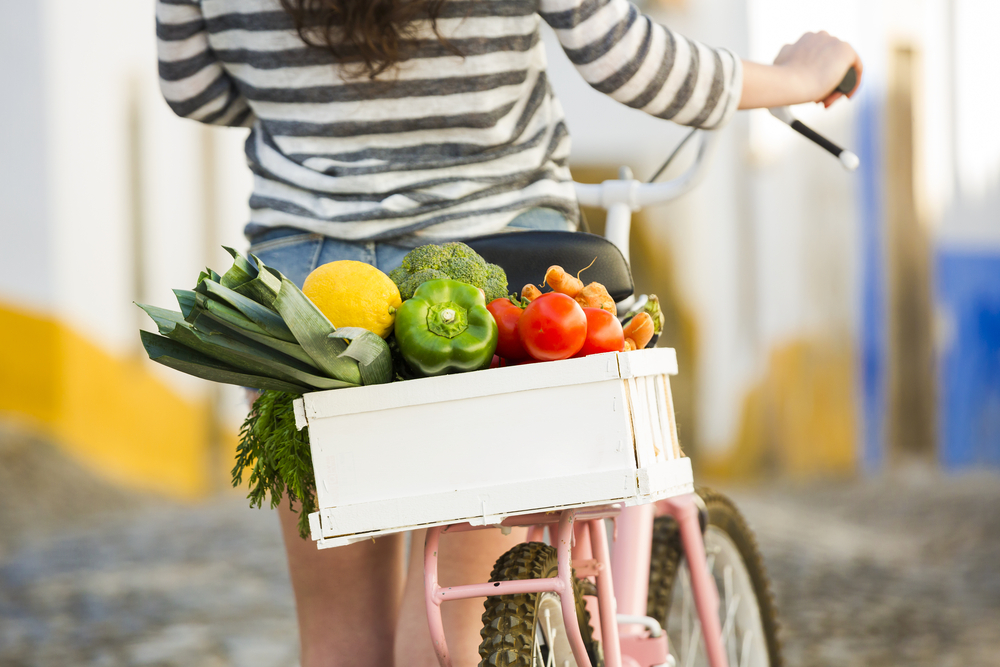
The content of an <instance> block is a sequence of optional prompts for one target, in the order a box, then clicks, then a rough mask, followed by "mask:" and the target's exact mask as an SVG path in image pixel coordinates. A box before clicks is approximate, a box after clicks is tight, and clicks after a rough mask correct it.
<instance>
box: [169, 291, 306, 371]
mask: <svg viewBox="0 0 1000 667" xmlns="http://www.w3.org/2000/svg"><path fill="white" fill-rule="evenodd" d="M198 298H199V299H200V300H201V301H199V303H198V307H197V308H196V309H195V311H194V313H193V314H192V316H191V317H185V318H184V319H185V320H186V321H188V322H190V323H191V324H193V325H195V327H196V328H202V329H204V328H205V326H204V324H203V322H202V319H201V318H205V317H207V318H209V319H211V320H213V321H214V323H215V324H216V326H222V327H225V329H226V331H224V333H232V334H233V335H238V336H243V337H244V338H249V339H250V340H252V341H254V342H255V343H260V344H261V345H266V346H268V347H269V348H271V349H273V350H277V351H278V352H281V353H283V354H287V355H288V356H290V357H292V358H293V359H298V360H299V361H301V362H302V363H304V364H306V365H308V366H309V367H311V368H313V369H315V370H319V366H317V365H316V362H315V361H313V360H312V357H310V356H309V355H308V354H306V351H305V350H303V349H302V346H301V345H299V344H298V343H289V342H288V341H284V340H281V339H280V338H274V337H273V336H268V335H267V333H266V332H265V331H264V330H263V329H261V328H260V327H258V326H257V325H256V324H254V323H253V322H251V321H250V320H249V319H247V318H246V317H244V316H243V314H242V313H240V312H239V311H236V310H233V309H232V308H230V307H228V306H226V305H225V304H222V303H219V302H218V301H213V300H211V299H209V298H208V297H206V296H205V295H204V294H199V295H198Z"/></svg>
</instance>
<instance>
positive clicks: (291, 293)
mask: <svg viewBox="0 0 1000 667" xmlns="http://www.w3.org/2000/svg"><path fill="white" fill-rule="evenodd" d="M258 261H259V260H258ZM260 269H261V273H264V271H265V270H267V271H271V272H272V273H273V274H275V275H281V274H280V273H279V272H276V271H274V269H271V268H270V267H266V266H264V264H261V265H260ZM274 307H275V309H276V310H277V311H278V312H279V313H280V314H281V317H282V318H283V319H284V320H285V322H286V323H288V326H289V327H290V328H291V329H292V333H293V334H295V339H296V340H297V341H298V342H299V345H301V346H302V349H304V350H305V351H306V353H307V354H308V355H309V356H310V357H312V359H313V361H315V362H316V365H317V366H319V367H320V369H321V370H322V371H323V372H324V373H326V374H327V375H330V376H331V377H335V378H337V379H339V380H343V381H344V382H348V383H350V384H353V385H360V384H361V383H362V381H361V371H360V369H359V368H358V364H357V362H356V361H354V360H353V359H350V358H347V357H341V356H340V353H341V352H343V351H344V350H346V349H347V343H345V342H344V341H343V340H340V339H338V338H330V334H332V333H333V332H334V331H335V329H334V328H333V325H332V324H330V320H328V319H326V315H324V314H323V313H322V312H320V309H319V308H317V307H316V305H315V304H314V303H313V302H312V301H310V300H309V298H308V297H306V295H305V294H303V293H302V290H300V289H299V288H298V287H297V286H296V285H295V283H293V282H292V281H290V280H289V279H288V278H285V277H284V276H281V290H280V291H279V292H278V296H277V297H276V298H275V300H274Z"/></svg>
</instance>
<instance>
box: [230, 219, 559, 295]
mask: <svg viewBox="0 0 1000 667" xmlns="http://www.w3.org/2000/svg"><path fill="white" fill-rule="evenodd" d="M529 229H535V230H545V231H572V230H573V225H572V223H571V222H570V221H569V220H567V219H566V217H565V216H564V215H563V214H562V213H560V212H559V211H556V210H555V209H551V208H533V209H529V210H527V211H525V212H524V213H522V214H520V215H519V216H517V217H516V218H514V219H513V220H511V221H510V224H509V225H508V226H507V227H506V228H505V229H504V231H507V230H510V231H518V230H529ZM412 249H413V245H412V244H394V243H392V242H391V241H378V242H377V241H341V240H340V239H335V238H331V237H329V236H323V235H321V234H314V233H312V232H304V231H302V230H300V229H293V228H291V227H275V228H274V229H268V230H266V231H263V232H260V233H259V234H254V235H253V236H252V237H251V238H250V252H252V253H253V254H254V255H256V256H257V257H259V258H260V260H261V261H262V262H264V263H265V264H267V265H268V266H271V267H274V268H275V269H278V270H279V271H281V272H282V273H283V274H285V276H286V277H287V278H288V279H289V280H291V281H292V282H294V283H295V284H296V285H298V286H299V287H302V283H303V282H304V281H305V279H306V276H308V275H309V274H310V273H312V270H313V269H315V268H316V267H317V266H320V265H322V264H326V263H328V262H335V261H338V260H342V259H352V260H355V261H358V262H365V263H366V264H371V265H373V266H376V267H378V268H379V269H380V270H381V271H383V272H385V273H389V272H390V271H392V270H393V269H395V268H397V267H398V266H399V265H400V264H402V262H403V257H405V256H406V253H408V252H410V250H412Z"/></svg>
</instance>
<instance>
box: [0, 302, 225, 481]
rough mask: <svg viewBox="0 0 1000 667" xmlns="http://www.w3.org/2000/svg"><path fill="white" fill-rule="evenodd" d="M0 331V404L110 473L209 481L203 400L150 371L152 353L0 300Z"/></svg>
mask: <svg viewBox="0 0 1000 667" xmlns="http://www.w3.org/2000/svg"><path fill="white" fill-rule="evenodd" d="M0 332H3V344H2V345H0V412H3V413H6V414H7V415H9V416H13V417H14V418H23V419H27V420H28V421H31V422H34V423H35V424H36V425H38V426H40V427H41V428H42V429H43V430H44V431H45V432H46V433H47V434H48V435H49V436H50V437H52V438H53V439H54V440H55V442H56V443H57V444H58V445H59V446H60V447H62V448H63V449H64V450H65V451H66V452H67V453H69V454H70V455H72V456H73V457H74V458H75V459H77V460H79V461H80V462H81V463H82V464H83V465H85V466H86V467H88V468H90V469H91V470H93V471H95V472H96V473H98V474H99V475H101V476H103V477H105V478H107V479H109V480H112V481H115V482H118V483H121V484H123V485H126V486H129V487H132V488H138V489H143V490H147V491H154V492H160V493H164V494H168V495H171V496H174V497H180V498H193V497H196V496H198V495H201V494H203V493H205V492H207V491H208V490H209V489H210V487H211V486H212V484H213V480H214V479H217V477H218V471H213V470H211V460H212V459H211V456H210V446H211V445H210V443H209V434H210V433H211V431H210V423H209V419H210V414H209V411H208V408H207V406H206V405H205V404H202V403H198V402H194V401H191V400H188V399H185V398H183V397H181V396H179V395H178V394H177V393H176V392H175V391H173V390H172V389H171V388H170V387H169V386H167V385H166V384H164V383H163V382H162V381H161V380H159V379H158V378H157V377H156V376H154V375H153V374H152V373H151V372H150V364H151V363H152V362H150V361H148V360H147V359H146V358H145V357H139V356H134V357H130V358H123V357H119V356H116V355H113V354H111V353H109V352H108V351H106V350H104V349H103V348H101V347H100V346H98V345H96V344H94V343H93V342H92V341H90V340H88V339H87V338H85V337H84V336H81V335H80V334H78V333H77V332H75V331H73V330H72V329H71V328H70V327H68V326H66V325H64V324H62V323H60V322H58V321H56V320H55V319H53V318H49V317H45V316H39V315H36V314H32V313H28V312H25V311H23V310H19V309H16V308H13V307H10V306H4V305H3V304H0ZM227 441H233V442H235V434H227ZM230 460H231V459H230Z"/></svg>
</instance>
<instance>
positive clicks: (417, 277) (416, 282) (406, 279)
mask: <svg viewBox="0 0 1000 667" xmlns="http://www.w3.org/2000/svg"><path fill="white" fill-rule="evenodd" d="M397 272H399V273H397ZM450 277H451V276H449V275H448V274H447V273H445V272H444V271H436V270H435V269H424V270H423V271H417V272H416V273H406V272H405V271H403V267H399V268H398V269H396V270H395V271H393V272H392V273H390V274H389V278H391V279H392V282H394V283H396V286H397V287H398V288H399V298H401V299H402V300H403V301H406V300H407V299H409V298H411V297H412V296H413V293H414V292H416V291H417V288H418V287H420V286H421V285H422V284H424V283H425V282H427V281H428V280H439V279H442V278H450Z"/></svg>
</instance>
